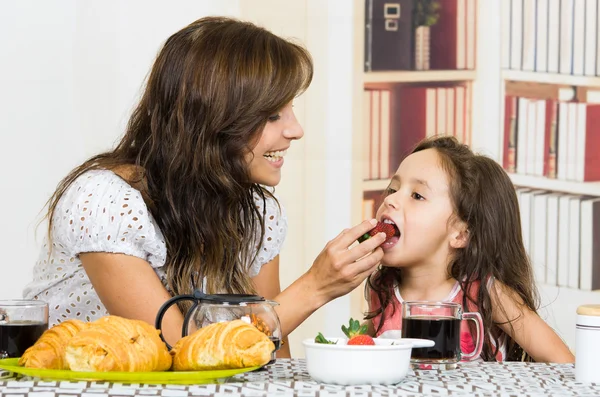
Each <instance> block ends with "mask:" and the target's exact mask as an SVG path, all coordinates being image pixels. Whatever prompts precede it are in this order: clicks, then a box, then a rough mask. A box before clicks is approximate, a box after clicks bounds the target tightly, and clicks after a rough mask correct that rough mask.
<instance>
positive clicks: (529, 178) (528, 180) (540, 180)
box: [509, 174, 600, 196]
mask: <svg viewBox="0 0 600 397" xmlns="http://www.w3.org/2000/svg"><path fill="white" fill-rule="evenodd" d="M509 176H510V179H511V180H512V181H513V183H514V184H515V186H519V187H529V188H532V189H539V190H549V191H554V192H563V193H570V194H580V195H588V196H600V182H574V181H563V180H557V179H550V178H545V177H539V176H533V175H522V174H509Z"/></svg>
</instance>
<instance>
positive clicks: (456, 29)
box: [365, 0, 477, 72]
mask: <svg viewBox="0 0 600 397" xmlns="http://www.w3.org/2000/svg"><path fill="white" fill-rule="evenodd" d="M425 3H436V4H437V5H438V7H437V8H435V7H431V4H429V6H428V5H427V4H423V1H422V0H399V1H394V2H391V1H385V0H366V2H365V71H367V72H369V71H378V70H428V69H438V70H441V69H443V70H454V69H475V38H476V33H475V32H476V20H477V18H476V15H477V0H443V1H437V2H425Z"/></svg>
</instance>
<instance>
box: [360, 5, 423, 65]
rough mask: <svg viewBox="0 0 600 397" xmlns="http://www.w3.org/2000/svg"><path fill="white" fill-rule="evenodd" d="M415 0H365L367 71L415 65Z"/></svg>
mask: <svg viewBox="0 0 600 397" xmlns="http://www.w3.org/2000/svg"><path fill="white" fill-rule="evenodd" d="M413 7H414V0H398V1H395V2H389V1H385V0H366V1H365V71H366V72H369V71H375V70H411V69H413V67H414V50H413V46H414V28H413Z"/></svg>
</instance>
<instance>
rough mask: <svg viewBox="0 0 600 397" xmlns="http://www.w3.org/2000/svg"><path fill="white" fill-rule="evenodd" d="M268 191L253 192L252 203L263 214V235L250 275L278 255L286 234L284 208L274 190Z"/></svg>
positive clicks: (286, 226) (253, 274) (286, 224)
mask: <svg viewBox="0 0 600 397" xmlns="http://www.w3.org/2000/svg"><path fill="white" fill-rule="evenodd" d="M268 192H270V193H271V194H264V195H260V194H258V193H255V194H254V203H255V205H256V207H257V209H258V210H259V212H261V213H262V214H263V224H264V235H263V238H262V242H261V244H259V245H258V247H259V251H258V252H257V253H256V259H255V260H254V263H253V264H252V266H251V267H250V276H251V277H253V276H256V275H257V274H258V272H259V271H260V268H261V267H262V265H264V264H266V263H268V262H270V261H271V260H273V259H274V258H275V257H276V256H277V255H279V253H280V252H281V248H282V246H283V242H284V241H285V237H286V235H287V230H288V223H287V215H286V213H285V209H284V207H283V205H282V204H281V202H280V201H279V200H278V198H277V196H276V195H275V194H274V192H273V191H272V190H268ZM257 232H258V231H257ZM257 237H258V236H257Z"/></svg>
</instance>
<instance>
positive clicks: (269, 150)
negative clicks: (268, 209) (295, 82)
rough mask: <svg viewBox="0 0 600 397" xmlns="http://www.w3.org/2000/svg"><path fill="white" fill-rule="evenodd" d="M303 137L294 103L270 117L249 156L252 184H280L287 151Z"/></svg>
mask: <svg viewBox="0 0 600 397" xmlns="http://www.w3.org/2000/svg"><path fill="white" fill-rule="evenodd" d="M303 135H304V131H303V130H302V127H301V126H300V124H299V123H298V120H296V116H295V115H294V110H293V107H292V102H290V103H288V104H287V105H285V106H284V107H283V109H281V110H280V111H279V113H277V114H274V115H273V116H271V117H269V121H267V124H266V125H265V128H264V129H263V131H262V134H261V136H260V139H259V141H258V143H257V144H256V146H255V147H254V149H253V150H252V152H251V153H249V154H248V156H247V160H248V162H249V167H250V179H251V180H252V182H254V183H259V184H261V185H266V186H275V185H277V184H279V181H280V180H281V167H283V163H284V156H285V154H286V151H287V149H288V148H289V147H290V144H291V142H292V141H293V140H295V139H300V138H302V136H303Z"/></svg>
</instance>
